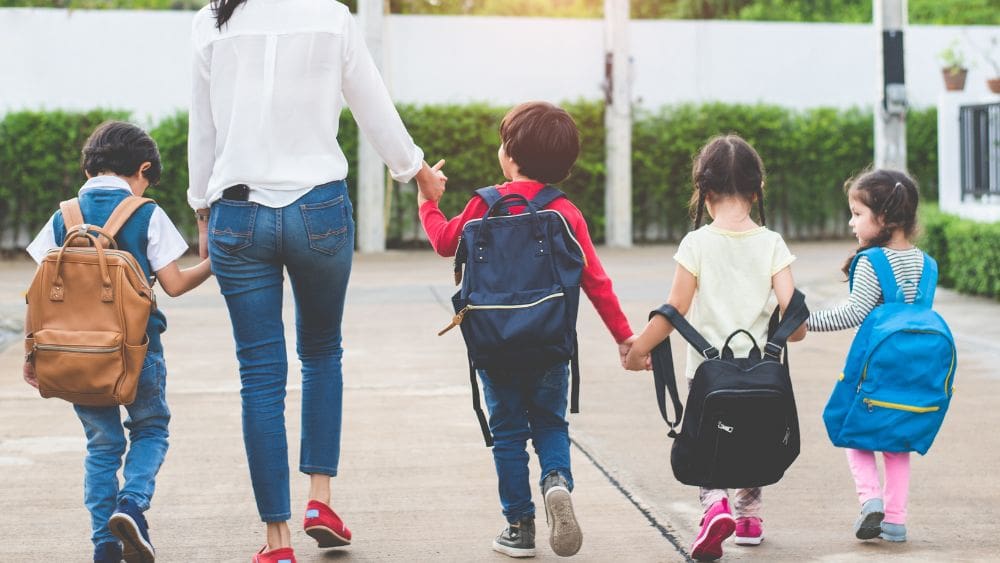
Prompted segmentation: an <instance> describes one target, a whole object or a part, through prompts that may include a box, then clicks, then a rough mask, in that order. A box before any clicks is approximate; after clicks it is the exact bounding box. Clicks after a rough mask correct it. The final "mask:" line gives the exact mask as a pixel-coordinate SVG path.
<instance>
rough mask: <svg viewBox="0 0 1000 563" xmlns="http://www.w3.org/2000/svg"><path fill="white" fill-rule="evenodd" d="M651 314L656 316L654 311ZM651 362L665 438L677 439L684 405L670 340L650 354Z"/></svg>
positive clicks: (666, 339)
mask: <svg viewBox="0 0 1000 563" xmlns="http://www.w3.org/2000/svg"><path fill="white" fill-rule="evenodd" d="M653 314H657V313H656V312H655V311H654V313H653ZM650 356H652V360H653V387H654V389H656V404H657V406H659V408H660V416H662V417H663V421H664V422H666V423H667V426H669V427H670V432H668V433H667V436H670V437H671V438H676V437H677V426H678V425H679V424H680V423H681V417H682V416H683V415H684V404H683V403H681V399H680V396H678V394H677V374H676V373H675V372H674V357H673V354H672V351H671V348H670V338H669V337H668V338H664V339H663V342H660V344H659V345H657V346H656V348H653V351H652V352H651V353H650ZM668 392H669V393H670V402H671V403H673V406H674V415H675V416H674V420H672V421H671V420H670V416H669V415H667V397H666V394H667V393H668Z"/></svg>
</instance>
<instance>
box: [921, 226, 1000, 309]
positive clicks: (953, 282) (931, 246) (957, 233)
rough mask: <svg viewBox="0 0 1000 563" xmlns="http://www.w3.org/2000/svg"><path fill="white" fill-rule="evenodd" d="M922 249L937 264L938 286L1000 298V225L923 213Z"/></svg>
mask: <svg viewBox="0 0 1000 563" xmlns="http://www.w3.org/2000/svg"><path fill="white" fill-rule="evenodd" d="M918 244H919V245H920V247H921V248H922V249H923V250H924V251H925V252H927V253H928V254H930V255H931V256H933V257H934V258H935V259H936V260H937V263H938V283H939V284H940V285H942V286H944V287H952V288H955V289H956V290H958V291H960V292H962V293H971V294H973V295H986V296H989V297H993V298H1000V223H979V222H976V221H971V220H967V219H961V218H959V217H956V216H954V215H949V214H947V213H942V212H941V211H940V210H938V209H937V207H936V206H927V207H926V208H925V209H924V210H923V211H922V212H921V235H920V240H919V243H918Z"/></svg>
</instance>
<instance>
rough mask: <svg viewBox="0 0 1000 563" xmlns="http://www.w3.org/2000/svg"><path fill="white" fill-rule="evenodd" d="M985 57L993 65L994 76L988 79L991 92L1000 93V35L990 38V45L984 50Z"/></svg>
mask: <svg viewBox="0 0 1000 563" xmlns="http://www.w3.org/2000/svg"><path fill="white" fill-rule="evenodd" d="M983 58H984V59H986V62H988V63H990V66H991V67H993V77H992V78H987V79H986V85H987V86H989V88H990V92H993V93H994V94H1000V35H994V36H993V37H991V38H990V46H989V48H988V49H984V50H983Z"/></svg>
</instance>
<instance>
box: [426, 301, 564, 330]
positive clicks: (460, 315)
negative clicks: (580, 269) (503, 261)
mask: <svg viewBox="0 0 1000 563" xmlns="http://www.w3.org/2000/svg"><path fill="white" fill-rule="evenodd" d="M565 295H566V294H565V293H563V292H561V291H560V292H558V293H553V294H551V295H546V296H545V297H542V298H541V299H539V300H537V301H534V302H532V303H524V304H523V305H471V304H470V305H466V306H465V307H462V309H461V310H460V311H459V312H457V313H455V316H454V317H452V318H451V323H449V324H448V326H446V327H444V328H443V329H441V331H440V332H438V336H441V335H443V334H444V333H446V332H448V331H449V330H451V329H453V328H455V327H456V326H458V325H460V324H462V321H463V320H465V315H466V313H468V312H469V311H476V310H479V309H499V310H503V309H527V308H528V307H534V306H535V305H538V304H540V303H544V302H546V301H548V300H549V299H555V298H556V297H564V296H565Z"/></svg>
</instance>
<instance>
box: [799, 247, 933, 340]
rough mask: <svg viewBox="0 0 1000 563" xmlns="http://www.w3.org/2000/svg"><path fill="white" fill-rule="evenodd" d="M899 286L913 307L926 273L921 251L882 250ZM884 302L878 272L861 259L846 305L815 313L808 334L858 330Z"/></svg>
mask: <svg viewBox="0 0 1000 563" xmlns="http://www.w3.org/2000/svg"><path fill="white" fill-rule="evenodd" d="M883 250H884V251H885V255H886V257H887V258H888V259H889V265H890V266H892V274H893V276H894V277H895V278H896V285H898V286H899V287H900V288H901V289H902V290H903V297H904V299H905V300H906V302H907V303H913V300H914V299H916V296H917V286H918V285H919V283H920V275H921V274H922V273H923V270H924V253H923V252H922V251H921V250H920V249H919V248H911V249H909V250H892V249H890V248H883ZM884 302H885V299H884V298H883V296H882V288H881V286H879V283H878V276H876V275H875V268H874V267H873V266H872V263H871V261H870V260H868V257H866V256H862V257H861V258H860V259H859V260H858V264H857V267H856V268H855V270H854V284H853V287H852V288H851V296H850V298H849V299H848V300H847V303H846V304H844V305H841V306H840V307H836V308H834V309H826V310H824V311H816V312H814V313H812V314H811V315H809V330H811V331H820V332H822V331H832V330H844V329H847V328H852V327H856V326H859V325H860V324H861V323H862V322H864V320H865V318H866V317H867V316H868V314H869V313H871V312H872V310H873V309H875V307H877V306H879V305H881V304H882V303H884Z"/></svg>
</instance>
